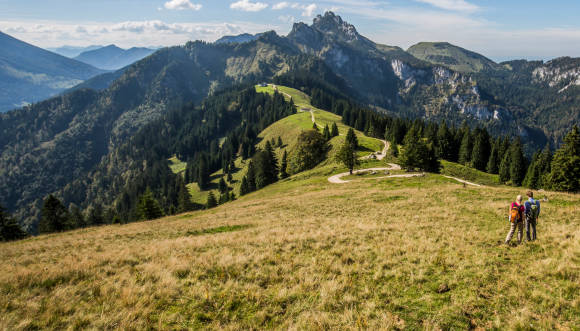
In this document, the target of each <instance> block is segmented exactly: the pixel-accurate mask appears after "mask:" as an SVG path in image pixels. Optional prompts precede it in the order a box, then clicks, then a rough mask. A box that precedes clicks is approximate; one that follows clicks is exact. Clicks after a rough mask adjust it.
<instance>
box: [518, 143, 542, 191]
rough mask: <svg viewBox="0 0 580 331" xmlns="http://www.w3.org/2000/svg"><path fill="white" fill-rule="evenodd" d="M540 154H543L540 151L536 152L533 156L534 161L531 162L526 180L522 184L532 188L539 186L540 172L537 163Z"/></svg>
mask: <svg viewBox="0 0 580 331" xmlns="http://www.w3.org/2000/svg"><path fill="white" fill-rule="evenodd" d="M540 155H541V153H540V152H537V153H534V156H533V157H532V162H530V165H529V166H528V171H527V172H526V177H524V181H523V182H522V186H525V187H529V188H531V189H538V188H539V182H540V173H539V169H538V166H537V165H538V159H539V158H540Z"/></svg>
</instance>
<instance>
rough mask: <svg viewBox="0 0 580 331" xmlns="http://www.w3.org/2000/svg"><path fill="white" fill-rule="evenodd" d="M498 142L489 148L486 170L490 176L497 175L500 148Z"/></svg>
mask: <svg viewBox="0 0 580 331" xmlns="http://www.w3.org/2000/svg"><path fill="white" fill-rule="evenodd" d="M499 145H500V143H499V141H497V142H495V143H494V144H493V146H492V148H491V153H490V155H489V160H488V161H487V166H486V170H487V172H488V173H490V174H497V173H498V172H499V163H500V161H501V160H500V155H499V148H500V146H499Z"/></svg>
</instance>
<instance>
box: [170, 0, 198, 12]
mask: <svg viewBox="0 0 580 331" xmlns="http://www.w3.org/2000/svg"><path fill="white" fill-rule="evenodd" d="M163 6H164V7H165V8H166V9H170V10H186V9H189V10H200V9H201V7H202V5H201V4H197V3H191V1H189V0H171V1H167V2H166V3H165V4H164V5H163Z"/></svg>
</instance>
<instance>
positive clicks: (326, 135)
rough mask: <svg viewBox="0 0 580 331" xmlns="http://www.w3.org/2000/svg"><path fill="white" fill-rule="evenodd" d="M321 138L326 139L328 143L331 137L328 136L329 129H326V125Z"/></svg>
mask: <svg viewBox="0 0 580 331" xmlns="http://www.w3.org/2000/svg"><path fill="white" fill-rule="evenodd" d="M322 136H323V137H324V139H326V141H329V140H330V138H332V136H331V135H330V128H329V127H328V124H326V125H325V126H324V130H322Z"/></svg>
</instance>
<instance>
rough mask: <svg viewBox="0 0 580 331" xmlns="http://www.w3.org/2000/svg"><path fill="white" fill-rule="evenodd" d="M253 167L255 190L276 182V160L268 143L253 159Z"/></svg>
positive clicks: (277, 170)
mask: <svg viewBox="0 0 580 331" xmlns="http://www.w3.org/2000/svg"><path fill="white" fill-rule="evenodd" d="M253 161H254V165H255V176H256V189H261V188H263V187H265V186H267V185H270V184H272V183H274V182H276V181H277V180H278V172H279V169H278V160H277V158H276V154H275V153H274V149H273V148H272V145H271V144H270V142H266V145H265V147H264V150H261V151H258V152H257V153H256V155H254V158H253Z"/></svg>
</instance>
